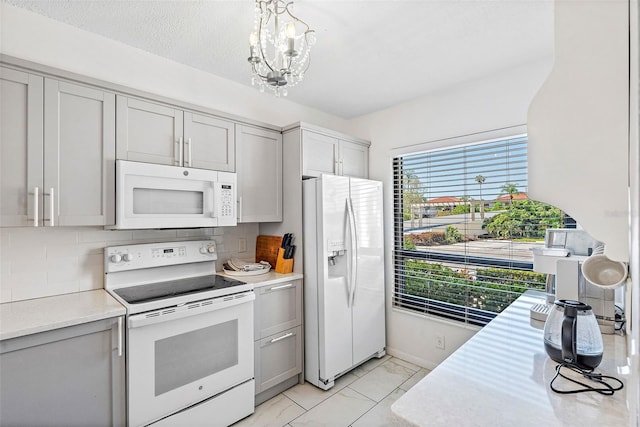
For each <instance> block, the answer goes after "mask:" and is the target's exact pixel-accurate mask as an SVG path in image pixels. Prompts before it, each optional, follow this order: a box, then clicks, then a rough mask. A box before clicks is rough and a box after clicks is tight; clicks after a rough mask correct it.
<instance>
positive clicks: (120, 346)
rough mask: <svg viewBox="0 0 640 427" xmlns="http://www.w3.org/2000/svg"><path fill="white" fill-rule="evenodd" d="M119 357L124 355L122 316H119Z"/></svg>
mask: <svg viewBox="0 0 640 427" xmlns="http://www.w3.org/2000/svg"><path fill="white" fill-rule="evenodd" d="M118 357H122V316H120V317H118Z"/></svg>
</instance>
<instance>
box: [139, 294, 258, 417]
mask: <svg viewBox="0 0 640 427" xmlns="http://www.w3.org/2000/svg"><path fill="white" fill-rule="evenodd" d="M254 299H255V295H254V293H253V292H244V293H240V294H236V295H231V296H227V297H220V298H215V299H212V300H205V301H199V302H196V303H193V304H185V305H183V306H180V307H173V308H169V309H164V310H157V311H153V312H147V313H142V314H136V315H132V316H129V318H128V329H127V332H128V335H127V337H128V346H127V348H128V350H127V387H128V420H129V425H130V426H139V425H146V424H149V423H151V422H154V421H156V420H158V419H161V418H163V417H166V416H169V415H171V414H173V413H175V412H176V411H179V410H181V409H184V408H186V407H188V406H191V405H193V404H196V403H198V402H200V401H202V400H205V399H207V398H209V397H211V396H214V395H216V394H218V393H221V392H223V391H225V390H228V389H230V388H232V387H234V386H236V385H238V384H241V383H243V382H245V381H248V380H250V379H251V378H253V300H254ZM212 416H215V414H212Z"/></svg>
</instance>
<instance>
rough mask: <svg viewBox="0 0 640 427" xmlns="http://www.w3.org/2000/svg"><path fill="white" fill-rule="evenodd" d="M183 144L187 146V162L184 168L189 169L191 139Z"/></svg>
mask: <svg viewBox="0 0 640 427" xmlns="http://www.w3.org/2000/svg"><path fill="white" fill-rule="evenodd" d="M185 144H187V145H188V149H187V159H188V160H187V162H186V166H189V167H191V138H187V142H185Z"/></svg>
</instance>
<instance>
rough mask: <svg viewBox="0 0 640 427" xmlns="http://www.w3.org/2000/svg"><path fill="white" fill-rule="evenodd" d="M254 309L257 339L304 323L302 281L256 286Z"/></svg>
mask: <svg viewBox="0 0 640 427" xmlns="http://www.w3.org/2000/svg"><path fill="white" fill-rule="evenodd" d="M254 309H255V313H254V316H253V319H254V336H255V338H256V339H260V338H265V337H268V336H269V335H273V334H276V333H278V332H280V331H283V330H285V329H290V328H293V327H294V326H298V325H300V324H302V281H301V280H295V281H292V282H285V283H276V284H273V285H267V286H262V287H259V288H256V301H255V304H254Z"/></svg>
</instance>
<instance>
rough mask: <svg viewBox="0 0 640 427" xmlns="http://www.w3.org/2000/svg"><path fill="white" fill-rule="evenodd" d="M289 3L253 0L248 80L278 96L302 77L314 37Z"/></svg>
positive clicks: (307, 64) (279, 0)
mask: <svg viewBox="0 0 640 427" xmlns="http://www.w3.org/2000/svg"><path fill="white" fill-rule="evenodd" d="M292 6H293V2H285V1H284V0H263V1H260V0H256V8H255V20H254V31H253V32H252V33H251V34H250V35H249V52H250V56H249V58H248V59H247V60H248V61H249V63H250V64H251V72H252V76H251V84H252V85H253V86H255V85H256V84H257V85H258V87H259V89H260V92H264V90H265V88H268V89H270V90H272V91H273V92H274V93H275V95H276V96H278V97H279V96H281V95H282V96H287V93H288V91H287V88H289V87H292V86H295V85H296V84H298V83H299V82H301V81H302V80H303V77H304V73H305V72H306V71H307V69H308V68H309V62H310V59H311V58H310V54H309V53H310V49H311V46H313V45H314V44H315V41H316V37H315V31H313V30H311V29H309V26H308V25H307V24H306V23H305V22H304V21H302V20H301V19H299V18H297V17H296V16H294V15H293V14H292V13H291V8H292ZM285 19H287V20H288V21H287V22H285V23H283V22H281V21H282V20H285Z"/></svg>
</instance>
